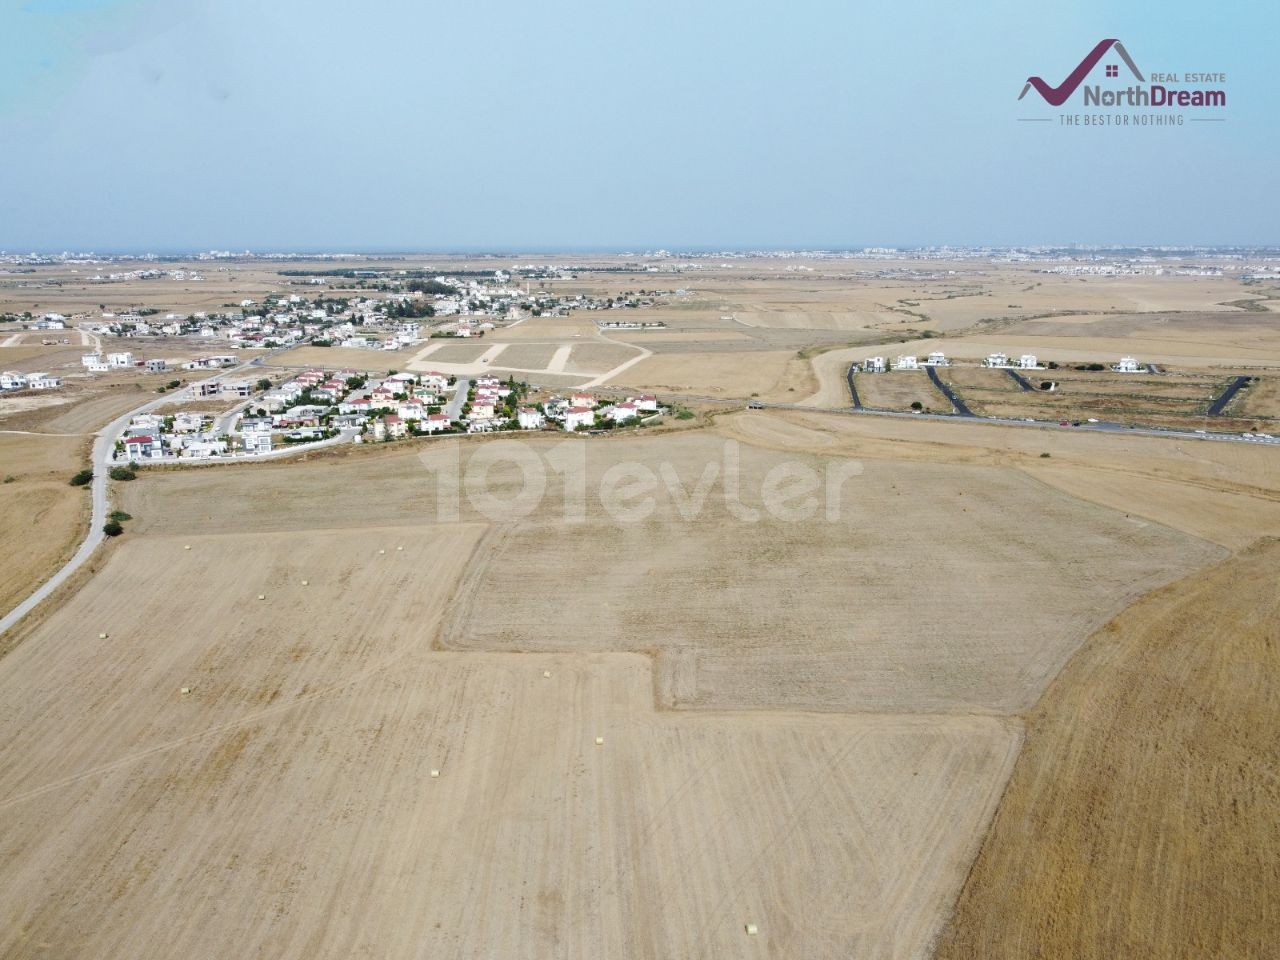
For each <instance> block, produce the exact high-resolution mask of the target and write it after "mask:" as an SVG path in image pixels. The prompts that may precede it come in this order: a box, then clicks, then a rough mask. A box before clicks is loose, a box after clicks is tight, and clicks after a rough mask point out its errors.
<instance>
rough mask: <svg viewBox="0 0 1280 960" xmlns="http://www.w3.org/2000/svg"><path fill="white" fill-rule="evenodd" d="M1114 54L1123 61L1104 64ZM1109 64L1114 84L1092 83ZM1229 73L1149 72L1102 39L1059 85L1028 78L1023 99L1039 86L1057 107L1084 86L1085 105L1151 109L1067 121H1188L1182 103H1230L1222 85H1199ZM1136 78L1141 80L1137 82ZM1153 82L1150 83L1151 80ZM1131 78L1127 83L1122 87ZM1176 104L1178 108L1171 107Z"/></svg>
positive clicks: (1068, 116) (1066, 118) (1071, 116)
mask: <svg viewBox="0 0 1280 960" xmlns="http://www.w3.org/2000/svg"><path fill="white" fill-rule="evenodd" d="M1109 54H1114V56H1115V57H1116V58H1117V59H1118V60H1119V62H1113V63H1104V62H1103V61H1104V60H1106V59H1108V55H1109ZM1099 64H1102V65H1103V67H1104V74H1103V78H1104V80H1106V81H1110V82H1108V83H1105V84H1103V83H1096V82H1095V83H1086V82H1085V81H1086V79H1087V78H1088V77H1089V75H1090V74H1091V73H1093V72H1094V70H1096V69H1097V67H1098V65H1099ZM1122 65H1123V66H1124V67H1125V68H1127V69H1128V73H1129V74H1132V75H1133V79H1132V80H1130V79H1129V77H1128V75H1127V74H1122V73H1121V66H1122ZM1226 80H1227V75H1226V74H1225V73H1221V72H1213V73H1202V72H1169V73H1165V72H1163V71H1161V72H1156V71H1154V70H1153V71H1152V72H1151V73H1150V75H1149V77H1144V76H1143V74H1142V71H1141V70H1139V69H1138V65H1137V64H1136V63H1134V62H1133V57H1131V56H1129V51H1128V50H1126V49H1125V47H1124V44H1123V43H1121V42H1120V41H1119V40H1115V39H1110V40H1100V41H1099V42H1098V44H1097V45H1096V46H1095V47H1094V48H1093V49H1092V50H1090V51H1089V52H1088V54H1086V56H1085V58H1084V59H1083V60H1081V61H1080V63H1079V64H1077V66H1076V68H1075V69H1074V70H1072V71H1071V73H1069V74H1068V75H1067V78H1066V79H1065V80H1063V81H1062V83H1060V84H1058V85H1057V86H1056V87H1055V86H1051V85H1050V84H1049V83H1048V82H1047V81H1045V79H1044V78H1043V77H1028V78H1027V82H1026V83H1025V84H1023V87H1022V92H1021V93H1020V94H1018V99H1019V100H1021V99H1022V98H1023V97H1025V96H1026V95H1027V91H1028V90H1031V89H1033V88H1034V89H1035V91H1036V93H1038V94H1040V96H1041V97H1042V98H1043V99H1044V102H1045V103H1047V104H1049V106H1051V107H1062V106H1065V105H1067V103H1068V101H1070V100H1071V98H1072V97H1073V96H1074V95H1075V92H1076V91H1077V90H1079V91H1080V92H1081V96H1080V98H1079V100H1078V103H1079V105H1080V106H1083V107H1113V108H1126V107H1145V108H1159V109H1151V110H1149V111H1148V112H1143V113H1127V112H1121V111H1120V110H1115V111H1100V112H1094V113H1065V112H1063V113H1060V114H1059V115H1058V122H1059V124H1060V125H1062V126H1182V122H1183V114H1181V113H1177V112H1172V110H1176V109H1177V108H1179V107H1201V108H1214V107H1225V106H1226V105H1227V92H1226V90H1223V89H1221V87H1219V88H1216V89H1206V88H1204V87H1200V86H1196V85H1198V84H1204V83H1217V84H1225V83H1226ZM1135 81H1136V82H1135ZM1148 81H1150V82H1148ZM1126 82H1127V83H1128V84H1129V85H1128V86H1127V87H1121V86H1119V84H1120V83H1126ZM1171 108H1172V110H1171ZM1019 119H1023V120H1041V121H1044V120H1048V119H1051V118H1047V117H1019ZM1189 119H1191V120H1199V121H1207V120H1216V121H1222V120H1224V119H1225V117H1222V116H1205V115H1203V114H1202V115H1200V116H1192V117H1189Z"/></svg>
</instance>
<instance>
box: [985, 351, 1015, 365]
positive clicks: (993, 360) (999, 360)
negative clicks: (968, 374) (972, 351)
mask: <svg viewBox="0 0 1280 960" xmlns="http://www.w3.org/2000/svg"><path fill="white" fill-rule="evenodd" d="M982 365H983V366H984V367H1007V366H1009V355H1008V354H1007V353H989V354H987V359H985V360H983V361H982Z"/></svg>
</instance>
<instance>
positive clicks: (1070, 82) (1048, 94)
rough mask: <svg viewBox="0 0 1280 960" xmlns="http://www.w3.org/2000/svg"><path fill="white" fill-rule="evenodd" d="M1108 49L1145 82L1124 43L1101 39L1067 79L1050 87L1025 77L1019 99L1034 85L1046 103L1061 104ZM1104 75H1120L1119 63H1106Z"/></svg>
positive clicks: (1041, 80) (1042, 82)
mask: <svg viewBox="0 0 1280 960" xmlns="http://www.w3.org/2000/svg"><path fill="white" fill-rule="evenodd" d="M1110 50H1114V51H1115V52H1116V53H1117V54H1118V55H1119V57H1120V59H1121V60H1123V61H1124V64H1125V66H1127V67H1128V68H1129V70H1130V71H1132V73H1133V75H1134V76H1135V77H1137V78H1138V81H1139V82H1145V79H1146V78H1144V77H1143V76H1142V73H1141V72H1140V71H1139V70H1138V67H1137V66H1136V65H1135V64H1134V62H1133V58H1132V57H1130V56H1129V51H1127V50H1126V49H1125V48H1124V44H1122V43H1121V42H1120V41H1119V40H1101V41H1099V42H1098V45H1097V46H1096V47H1094V48H1093V49H1092V50H1090V51H1089V53H1088V55H1087V56H1086V57H1085V58H1084V59H1083V60H1081V61H1080V64H1079V66H1077V67H1076V68H1075V69H1074V70H1072V71H1071V73H1070V74H1069V75H1068V76H1067V79H1065V80H1063V81H1062V83H1060V84H1058V86H1056V87H1051V86H1049V84H1047V83H1046V82H1045V81H1044V80H1043V79H1042V78H1040V77H1027V82H1026V84H1025V85H1024V86H1023V88H1022V92H1021V93H1020V94H1018V99H1019V100H1021V99H1022V98H1023V97H1025V96H1026V95H1027V91H1028V90H1030V89H1031V88H1032V87H1035V89H1036V93H1038V94H1040V96H1042V97H1044V99H1045V102H1046V103H1048V104H1049V105H1051V106H1054V107H1060V106H1062V105H1063V104H1064V103H1066V102H1067V98H1069V97H1070V96H1071V94H1073V93H1075V92H1076V87H1078V86H1080V84H1081V82H1082V81H1083V80H1084V78H1085V77H1087V76H1088V75H1089V73H1090V72H1091V71H1092V70H1093V68H1094V67H1096V66H1097V65H1098V61H1100V60H1101V59H1102V58H1103V57H1104V56H1105V55H1106V54H1107V52H1108V51H1110ZM1106 75H1107V76H1108V77H1109V78H1112V79H1115V78H1118V77H1119V76H1120V67H1119V65H1118V64H1107V68H1106Z"/></svg>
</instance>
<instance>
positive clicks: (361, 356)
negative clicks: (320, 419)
mask: <svg viewBox="0 0 1280 960" xmlns="http://www.w3.org/2000/svg"><path fill="white" fill-rule="evenodd" d="M411 359H413V355H412V354H411V353H410V352H408V351H406V350H354V349H351V348H348V347H294V348H293V349H292V350H286V351H285V352H284V353H282V354H279V355H278V356H275V357H272V358H271V359H270V360H264V361H263V365H264V366H268V367H294V368H302V367H323V368H325V369H327V370H334V369H337V368H342V367H348V368H350V369H352V370H360V371H366V372H371V373H386V372H387V371H388V370H402V369H405V368H407V366H408V363H409V361H410V360H411Z"/></svg>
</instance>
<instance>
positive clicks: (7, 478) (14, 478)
mask: <svg viewBox="0 0 1280 960" xmlns="http://www.w3.org/2000/svg"><path fill="white" fill-rule="evenodd" d="M17 479H18V478H17V477H15V476H14V475H13V474H9V475H8V476H7V477H5V478H4V482H5V483H13V481H15V480H17Z"/></svg>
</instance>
